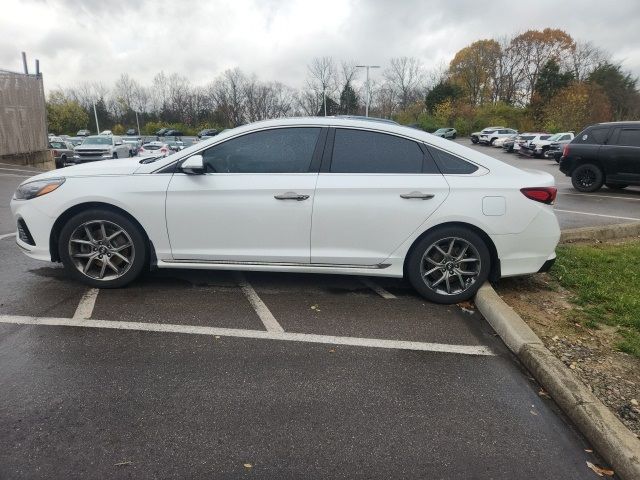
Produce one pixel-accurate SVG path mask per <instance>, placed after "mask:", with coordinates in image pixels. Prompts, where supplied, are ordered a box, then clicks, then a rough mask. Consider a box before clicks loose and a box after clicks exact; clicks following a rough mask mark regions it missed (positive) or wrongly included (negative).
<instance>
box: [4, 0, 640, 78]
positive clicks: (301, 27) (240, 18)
mask: <svg viewBox="0 0 640 480" xmlns="http://www.w3.org/2000/svg"><path fill="white" fill-rule="evenodd" d="M1 3H2V6H3V7H4V8H3V12H4V14H3V15H1V16H0V69H5V70H13V71H22V59H21V56H20V53H21V52H22V51H26V52H27V56H28V59H29V68H30V70H31V71H33V69H34V61H35V59H36V58H38V59H39V60H40V69H41V71H42V72H43V75H44V79H45V88H46V89H47V90H51V89H54V88H58V87H70V86H73V85H77V84H79V83H82V82H95V81H97V82H102V83H104V84H105V85H107V86H110V85H111V84H113V82H114V81H115V80H116V79H117V78H118V77H120V75H121V74H122V73H128V74H129V75H130V76H131V77H133V78H135V79H136V80H138V81H140V82H141V83H143V84H150V83H151V80H152V78H153V76H154V75H155V74H156V73H157V72H159V71H161V70H163V71H164V72H165V73H173V72H178V73H180V74H182V75H185V76H186V77H188V78H189V79H190V80H191V82H192V83H193V84H195V85H205V84H208V83H209V82H211V81H212V80H213V79H214V78H215V77H216V76H217V75H219V74H220V73H222V72H223V71H224V70H226V69H228V68H235V67H239V68H240V69H241V70H243V71H244V72H245V73H249V74H252V73H255V74H256V75H257V76H258V78H260V79H261V80H265V81H280V82H283V83H285V84H288V85H290V86H292V87H302V86H303V85H304V82H305V78H306V74H307V64H308V63H309V62H310V61H311V60H312V59H313V58H314V57H322V56H330V57H333V58H334V59H335V60H337V61H340V60H353V61H356V62H357V63H361V64H367V63H368V64H377V65H382V66H385V65H386V64H388V62H389V59H390V58H393V57H400V56H409V57H417V58H419V59H420V60H421V62H422V64H423V65H424V67H425V68H426V69H435V68H437V67H441V66H443V65H444V66H446V65H448V63H449V61H450V60H451V59H452V58H453V55H454V54H455V53H456V52H457V51H458V50H460V49H461V48H463V47H465V46H467V45H469V44H470V43H472V42H474V41H476V40H479V39H482V38H499V37H503V36H513V35H514V34H517V33H520V32H523V31H525V30H528V29H542V28H544V27H552V28H562V29H563V30H565V31H566V32H567V33H569V34H570V35H571V36H572V37H573V38H574V39H575V40H582V41H590V42H592V43H593V44H594V45H596V46H598V47H600V48H602V49H604V50H606V51H607V52H608V53H609V54H610V58H611V59H612V61H614V62H619V63H621V64H622V65H623V67H624V68H625V69H626V70H629V71H631V72H632V73H633V74H634V75H635V76H640V34H639V33H638V32H640V1H638V0H620V1H617V2H615V7H616V8H608V4H607V3H606V2H604V3H603V2H602V0H598V1H592V0H579V1H578V0H564V1H558V0H540V1H535V0H531V1H528V2H517V1H515V2H514V1H513V0H509V1H488V2H478V1H477V0H447V1H442V0H439V1H431V0H388V1H387V0H323V1H312V0H306V1H305V0H282V1H277V0H208V1H204V0H200V1H196V0H179V1H176V0H170V1H168V0H135V1H131V0H2V2H1ZM373 75H380V72H374V73H373Z"/></svg>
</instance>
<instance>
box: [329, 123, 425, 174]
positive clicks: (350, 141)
mask: <svg viewBox="0 0 640 480" xmlns="http://www.w3.org/2000/svg"><path fill="white" fill-rule="evenodd" d="M423 162H424V154H423V153H422V150H421V149H420V147H419V146H418V144H417V143H416V142H414V141H412V140H408V139H405V138H401V137H396V136H394V135H387V134H384V133H378V132H370V131H366V130H351V129H345V128H338V129H336V132H335V140H334V144H333V158H332V160H331V169H330V171H331V172H333V173H399V174H407V173H423ZM432 170H435V169H432ZM424 173H435V171H433V172H430V171H425V172H424Z"/></svg>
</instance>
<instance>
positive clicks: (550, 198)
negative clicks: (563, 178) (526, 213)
mask: <svg viewBox="0 0 640 480" xmlns="http://www.w3.org/2000/svg"><path fill="white" fill-rule="evenodd" d="M520 191H521V192H522V194H523V195H524V196H525V197H527V198H528V199H530V200H535V201H536V202H540V203H546V204H547V205H553V204H554V203H555V201H556V194H557V193H558V189H557V188H555V187H528V188H521V189H520Z"/></svg>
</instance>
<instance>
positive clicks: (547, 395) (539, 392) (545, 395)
mask: <svg viewBox="0 0 640 480" xmlns="http://www.w3.org/2000/svg"><path fill="white" fill-rule="evenodd" d="M538 395H540V396H541V397H545V398H549V394H548V393H547V392H546V391H545V389H544V388H541V389H540V390H538Z"/></svg>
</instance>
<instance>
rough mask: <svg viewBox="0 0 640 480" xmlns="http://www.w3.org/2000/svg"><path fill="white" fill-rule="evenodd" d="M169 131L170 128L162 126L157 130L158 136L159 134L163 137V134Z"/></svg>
mask: <svg viewBox="0 0 640 480" xmlns="http://www.w3.org/2000/svg"><path fill="white" fill-rule="evenodd" d="M167 131H169V129H168V128H161V129H160V130H158V131H157V132H156V136H157V137H162V136H163V135H164V134H165V132H167Z"/></svg>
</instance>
